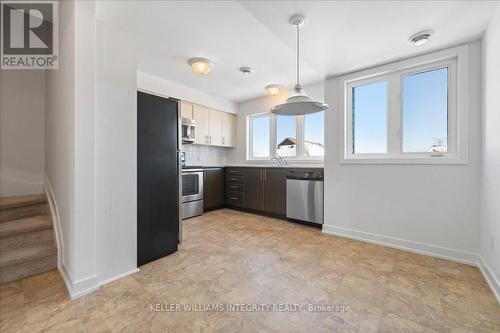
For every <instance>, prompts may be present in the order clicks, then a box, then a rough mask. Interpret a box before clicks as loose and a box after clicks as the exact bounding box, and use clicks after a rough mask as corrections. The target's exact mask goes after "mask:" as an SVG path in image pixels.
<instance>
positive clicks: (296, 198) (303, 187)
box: [286, 170, 323, 225]
mask: <svg viewBox="0 0 500 333" xmlns="http://www.w3.org/2000/svg"><path fill="white" fill-rule="evenodd" d="M286 178H287V179H286V217H287V218H289V219H292V220H298V221H303V222H309V223H314V224H320V225H321V224H323V170H288V171H287V177H286Z"/></svg>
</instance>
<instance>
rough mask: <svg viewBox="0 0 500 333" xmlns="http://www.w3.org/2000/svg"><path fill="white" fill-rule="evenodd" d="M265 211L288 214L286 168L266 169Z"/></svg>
mask: <svg viewBox="0 0 500 333" xmlns="http://www.w3.org/2000/svg"><path fill="white" fill-rule="evenodd" d="M263 171H264V177H263V178H264V211H265V212H266V213H271V214H277V215H283V216H285V215H286V170H276V169H264V170H263Z"/></svg>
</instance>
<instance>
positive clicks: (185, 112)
mask: <svg viewBox="0 0 500 333" xmlns="http://www.w3.org/2000/svg"><path fill="white" fill-rule="evenodd" d="M181 117H182V118H188V119H193V103H189V102H186V101H181Z"/></svg>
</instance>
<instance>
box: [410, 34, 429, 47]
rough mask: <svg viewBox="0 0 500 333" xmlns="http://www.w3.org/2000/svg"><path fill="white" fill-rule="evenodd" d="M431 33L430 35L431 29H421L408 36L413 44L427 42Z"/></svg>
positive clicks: (417, 44) (418, 44)
mask: <svg viewBox="0 0 500 333" xmlns="http://www.w3.org/2000/svg"><path fill="white" fill-rule="evenodd" d="M431 35H432V31H431V30H425V31H421V32H419V33H418V34H415V35H413V36H411V37H410V44H411V45H414V46H420V45H424V44H427V42H429V39H430V38H431Z"/></svg>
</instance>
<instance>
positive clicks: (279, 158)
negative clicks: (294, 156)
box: [271, 154, 288, 166]
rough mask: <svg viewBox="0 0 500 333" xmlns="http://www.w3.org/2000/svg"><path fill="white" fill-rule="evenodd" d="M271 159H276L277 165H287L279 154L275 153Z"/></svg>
mask: <svg viewBox="0 0 500 333" xmlns="http://www.w3.org/2000/svg"><path fill="white" fill-rule="evenodd" d="M271 161H276V162H277V163H278V165H279V166H287V164H288V162H287V161H286V160H285V159H284V158H283V157H281V156H278V154H275V155H274V156H273V157H272V158H271Z"/></svg>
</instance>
